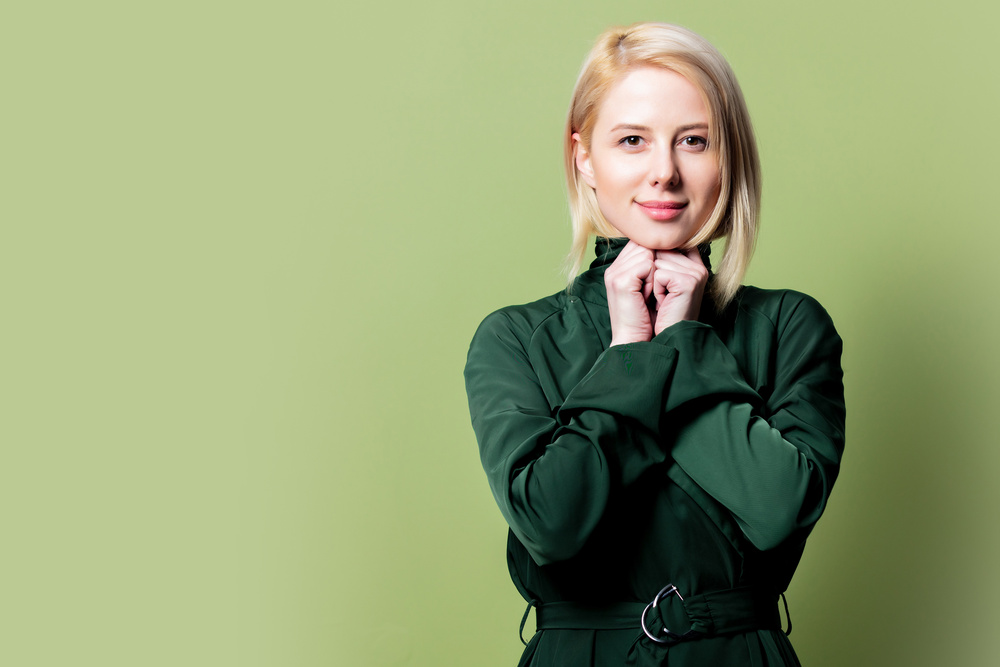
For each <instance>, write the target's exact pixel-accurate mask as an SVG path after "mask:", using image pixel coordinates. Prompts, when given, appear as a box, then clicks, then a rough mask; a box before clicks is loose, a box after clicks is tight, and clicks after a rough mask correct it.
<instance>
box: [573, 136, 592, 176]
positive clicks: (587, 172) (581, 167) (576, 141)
mask: <svg viewBox="0 0 1000 667" xmlns="http://www.w3.org/2000/svg"><path fill="white" fill-rule="evenodd" d="M573 159H574V160H575V161H576V170H577V171H578V172H580V178H582V179H583V182H584V183H586V184H587V185H589V186H590V187H592V188H594V189H595V190H596V189H597V185H596V183H597V181H595V180H594V165H593V164H592V163H591V161H590V151H589V150H587V147H586V146H584V145H583V142H582V141H580V133H579V132H574V133H573Z"/></svg>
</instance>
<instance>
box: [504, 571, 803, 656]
mask: <svg viewBox="0 0 1000 667" xmlns="http://www.w3.org/2000/svg"><path fill="white" fill-rule="evenodd" d="M781 597H782V599H784V595H782V596H781ZM532 606H534V607H535V625H536V628H537V630H632V629H635V630H639V629H642V630H644V631H645V632H646V635H647V636H648V637H649V638H650V639H652V640H653V641H656V642H658V643H663V644H673V643H676V642H678V641H690V640H694V639H701V638H704V637H712V636H715V635H727V634H735V633H739V632H749V631H753V630H781V615H780V613H779V612H778V594H777V593H775V592H773V591H770V590H766V589H761V588H756V587H752V586H743V587H739V588H730V589H726V590H721V591H712V592H710V593H701V594H698V595H688V596H684V597H681V594H680V592H679V591H678V590H677V588H676V587H674V586H672V585H671V586H666V587H664V589H663V590H661V591H660V593H659V594H658V595H657V596H656V598H655V599H654V600H653V602H650V603H648V604H647V603H643V602H610V603H590V602H537V601H532V602H530V603H529V604H528V609H529V610H530V609H531V607H532ZM527 615H528V612H527V611H525V619H527ZM785 616H786V618H788V604H787V603H786V604H785ZM521 628H522V630H523V628H524V621H523V620H522V623H521ZM791 630H792V625H791V619H790V618H789V621H788V630H787V631H785V634H788V633H790V632H791ZM522 641H523V637H522Z"/></svg>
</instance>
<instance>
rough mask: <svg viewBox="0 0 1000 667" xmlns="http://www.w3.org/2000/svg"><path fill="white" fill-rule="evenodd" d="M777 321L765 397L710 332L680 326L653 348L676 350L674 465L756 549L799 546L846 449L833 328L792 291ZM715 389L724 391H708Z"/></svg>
mask: <svg viewBox="0 0 1000 667" xmlns="http://www.w3.org/2000/svg"><path fill="white" fill-rule="evenodd" d="M774 317H775V322H773V325H774V332H775V341H776V342H775V347H774V361H773V371H772V373H771V376H772V377H771V378H769V379H770V380H771V383H769V385H767V386H765V387H764V388H763V389H765V390H766V393H767V395H766V396H761V395H760V394H759V393H758V391H755V390H754V389H753V388H751V387H750V385H749V384H747V382H746V381H745V380H744V378H743V376H742V375H741V371H740V368H739V366H738V364H737V361H736V359H735V358H734V357H733V355H732V353H731V352H730V350H729V349H728V348H727V347H726V346H725V345H724V344H723V342H722V341H721V340H720V338H719V337H718V336H717V335H716V332H715V331H714V330H713V329H712V327H709V326H707V325H704V324H700V323H696V322H684V323H679V324H678V325H675V326H673V327H669V328H668V329H666V330H664V332H662V333H661V334H660V335H659V336H657V337H656V338H655V339H654V341H653V342H654V343H656V344H660V345H662V346H664V347H666V348H668V349H672V350H674V351H676V352H677V355H678V362H677V368H676V371H675V373H674V377H673V385H674V386H675V387H678V388H681V387H683V388H684V389H683V391H682V392H681V394H680V395H679V396H677V397H676V398H674V399H673V400H670V398H668V401H667V403H666V405H665V412H666V416H667V422H668V423H670V424H671V426H672V428H673V429H674V432H675V434H676V435H675V439H674V444H673V447H672V450H671V455H672V457H673V459H674V461H676V462H677V464H678V465H679V466H680V467H681V469H682V470H683V471H684V472H685V473H686V474H687V475H688V476H690V477H691V478H692V479H693V480H694V482H695V483H696V484H698V486H700V487H701V488H702V489H703V490H705V491H706V492H707V493H708V494H709V495H711V496H712V497H713V498H714V499H715V500H716V501H718V502H719V503H721V504H722V505H724V506H725V507H726V508H727V509H728V510H729V511H730V513H731V514H732V515H733V517H734V518H735V519H736V522H737V523H738V524H739V526H740V528H741V529H742V531H743V533H744V534H745V535H746V536H747V538H748V539H749V540H750V541H751V542H752V543H753V544H754V545H755V546H756V547H757V548H759V549H761V550H766V549H770V548H773V547H776V546H778V545H779V544H781V543H783V542H785V541H786V540H788V539H789V538H793V537H794V539H795V540H796V541H801V540H804V539H805V537H806V535H807V534H808V532H809V530H810V529H811V528H812V526H813V524H814V523H815V522H816V520H817V519H819V516H820V514H822V512H823V510H824V508H825V507H826V502H827V499H828V497H829V495H830V490H831V488H832V486H833V483H834V481H835V480H836V478H837V473H838V470H839V465H840V459H841V455H842V453H843V447H844V419H845V408H844V390H843V382H842V379H843V372H842V370H841V365H840V356H841V350H842V343H841V339H840V337H839V336H838V335H837V332H836V330H835V329H834V327H833V323H832V322H831V321H830V318H829V316H828V315H827V313H826V311H824V310H823V308H822V307H821V306H820V305H819V304H818V303H816V301H814V300H813V299H811V298H809V297H807V296H805V295H802V294H797V293H791V292H790V293H787V295H786V298H784V299H783V300H782V303H781V307H780V308H779V310H778V312H777V313H776V314H775V315H774ZM706 369H707V371H706ZM706 372H710V373H711V374H712V375H713V376H714V377H712V378H707V377H706ZM720 382H725V383H727V384H728V385H729V387H728V389H727V390H726V391H723V392H717V393H712V394H711V396H710V395H709V394H708V393H707V392H706V391H705V390H706V389H707V388H708V387H709V385H712V384H716V385H718V384H719V383H720ZM671 394H672V395H673V394H674V390H673V389H671ZM709 396H710V400H706V399H708V398H709ZM692 397H695V398H696V399H697V401H696V404H697V406H695V404H692V403H690V402H689V401H691V399H692Z"/></svg>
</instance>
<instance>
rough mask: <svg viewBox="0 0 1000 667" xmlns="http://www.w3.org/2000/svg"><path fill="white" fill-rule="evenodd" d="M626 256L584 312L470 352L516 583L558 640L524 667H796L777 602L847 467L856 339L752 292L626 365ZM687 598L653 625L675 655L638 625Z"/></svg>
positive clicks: (515, 327)
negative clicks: (618, 282) (622, 316)
mask: <svg viewBox="0 0 1000 667" xmlns="http://www.w3.org/2000/svg"><path fill="white" fill-rule="evenodd" d="M626 242H627V239H612V240H611V241H610V242H607V241H602V240H599V241H598V248H597V255H598V257H597V259H596V260H595V261H594V262H593V263H592V264H591V267H590V269H589V270H588V271H586V272H585V273H583V274H581V275H580V277H579V278H578V279H577V280H576V282H575V284H574V286H573V288H572V290H571V291H570V292H569V293H566V292H560V293H558V294H554V295H552V296H550V297H547V298H544V299H541V300H539V301H535V302H534V303H529V304H526V305H522V306H511V307H508V308H503V309H501V310H499V311H497V312H495V313H493V314H491V315H490V316H488V317H487V318H486V319H485V320H484V321H483V323H482V324H481V325H480V327H479V330H478V331H477V332H476V335H475V337H474V339H473V341H472V345H471V347H470V349H469V356H468V362H467V365H466V369H465V377H466V387H467V390H468V396H469V405H470V410H471V413H472V424H473V427H474V429H475V432H476V436H477V438H478V440H479V449H480V454H481V458H482V462H483V467H484V468H485V470H486V474H487V477H488V478H489V482H490V487H491V488H492V490H493V495H494V497H495V498H496V501H497V503H498V505H499V506H500V511H501V512H502V513H503V515H504V518H506V520H507V523H508V524H509V526H510V534H509V537H508V552H507V556H508V564H509V568H510V573H511V577H512V578H513V580H514V584H515V586H517V588H518V590H519V591H520V592H521V594H522V595H523V596H524V598H525V600H530V601H533V602H534V603H535V604H536V606H537V607H539V609H538V620H539V624H540V625H541V626H542V627H543V628H544V629H541V630H539V631H538V632H536V633H535V634H534V636H533V637H532V638H531V641H530V642H529V643H528V646H527V648H526V649H525V651H524V655H523V657H522V660H521V664H522V665H534V666H540V667H546V666H563V665H567V666H568V665H572V666H573V667H585V666H588V665H609V666H610V665H623V664H631V665H642V666H645V665H666V664H669V665H671V666H672V667H683V666H695V665H697V666H704V665H719V666H722V665H724V666H727V667H733V666H737V665H797V664H798V660H797V659H796V657H795V654H794V652H793V650H792V648H791V645H790V644H789V642H788V640H787V639H786V637H785V634H784V632H782V630H781V628H780V627H779V625H780V622H779V621H778V596H779V594H780V593H781V592H783V591H784V590H785V589H786V588H787V586H788V583H789V581H790V580H791V577H792V573H793V572H794V570H795V567H796V565H797V564H798V562H799V558H800V557H801V554H802V549H803V546H804V543H805V540H806V536H807V535H808V534H809V531H810V530H811V529H812V527H813V525H814V524H815V522H816V520H817V519H819V517H820V515H821V514H822V512H823V509H824V507H825V506H826V502H827V498H828V497H829V495H830V490H831V487H832V486H833V483H834V480H835V479H836V477H837V471H838V467H839V464H840V458H841V454H842V452H843V446H844V395H843V383H842V377H843V373H842V371H841V367H840V355H841V349H842V344H841V340H840V337H839V336H838V335H837V332H836V330H835V329H834V327H833V323H832V322H831V320H830V317H829V316H828V315H827V313H826V311H825V310H823V308H822V306H820V305H819V304H818V303H817V302H816V301H815V300H814V299H812V298H810V297H808V296H806V295H804V294H800V293H798V292H792V291H784V290H761V289H757V288H754V287H743V288H741V289H740V291H739V293H738V294H737V296H736V298H735V299H734V300H733V302H732V303H731V304H730V305H729V306H728V307H727V308H726V309H725V311H723V312H722V313H714V312H712V309H711V308H710V306H709V305H708V304H707V303H706V304H705V307H703V308H702V313H703V314H702V318H701V321H699V322H690V321H686V322H679V323H677V324H674V325H673V326H670V327H668V328H667V329H665V330H664V331H663V332H661V333H660V334H659V335H657V336H656V337H655V338H654V339H653V340H652V341H649V342H645V343H633V344H629V345H618V346H615V347H610V341H611V326H610V320H609V316H608V306H607V294H606V292H605V288H604V271H605V269H606V268H607V266H608V265H609V264H610V263H611V262H612V261H613V260H614V259H615V258H616V257H617V256H618V253H619V252H620V251H621V249H622V247H624V245H625V243H626ZM706 260H707V257H706ZM668 584H673V585H674V586H676V587H677V592H678V593H679V596H674V595H667V596H666V597H664V598H662V599H661V600H659V601H658V605H657V607H656V608H652V609H650V610H648V611H649V613H648V614H647V616H646V621H647V628H648V629H649V631H650V634H652V635H653V636H654V637H656V638H658V639H661V640H667V641H670V643H665V644H660V643H657V642H655V641H653V640H652V639H650V638H649V637H647V636H646V634H645V633H644V632H643V630H642V629H641V628H640V619H639V616H641V612H642V611H643V610H644V608H645V606H646V605H647V604H648V603H650V602H651V601H652V600H653V599H654V597H655V596H656V595H657V592H658V591H660V590H661V589H663V588H664V587H665V586H667V585H668ZM717 593H718V594H717ZM731 593H735V594H736V596H735V597H733V596H732V595H729V596H728V597H727V594H731ZM681 598H683V600H682V599H681ZM761 600H763V601H764V602H761ZM553 603H555V604H553ZM564 608H565V609H564ZM543 612H544V614H543ZM727 616H728V617H731V618H728V617H727ZM513 624H514V619H512V625H513ZM665 628H668V629H669V631H670V632H673V633H675V635H683V634H684V633H687V635H686V636H684V640H683V641H679V642H676V643H673V642H672V639H673V638H674V635H666V634H664V629H665Z"/></svg>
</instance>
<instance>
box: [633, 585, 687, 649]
mask: <svg viewBox="0 0 1000 667" xmlns="http://www.w3.org/2000/svg"><path fill="white" fill-rule="evenodd" d="M671 595H676V596H677V599H678V600H682V601H683V600H684V598H683V597H681V593H680V591H678V590H677V587H676V586H674V585H673V584H667V585H666V586H664V587H663V588H662V589H661V590H660V592H659V593H657V594H656V597H655V598H653V601H652V602H650V603H649V604H647V605H646V608H645V609H643V610H642V616H640V617H639V622H640V623H641V624H642V631H643V632H645V633H646V636H647V637H649V638H650V639H652V640H653V641H654V642H656V643H657V644H676V643H677V642H679V641H681V640H683V639H684V636H683V635H679V634H677V633H676V632H671V631H670V630H668V629H667V628H666V626H664V628H663V634H664V636H666V639H660V638H658V637H656V636H655V635H653V633H652V632H650V631H649V628H647V627H646V613H647V612H649V609H650V607H652V608H653V609H656V606H657V605H658V604H660V600H663V599H664V598H667V597H670V596H671Z"/></svg>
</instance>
